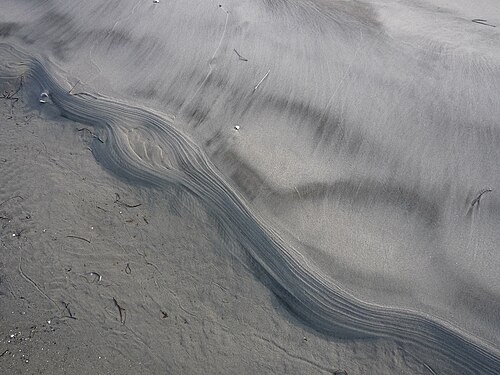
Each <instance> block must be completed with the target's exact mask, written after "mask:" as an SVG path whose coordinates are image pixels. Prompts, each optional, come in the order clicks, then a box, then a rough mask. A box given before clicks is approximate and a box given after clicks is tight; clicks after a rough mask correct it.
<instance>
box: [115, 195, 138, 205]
mask: <svg viewBox="0 0 500 375" xmlns="http://www.w3.org/2000/svg"><path fill="white" fill-rule="evenodd" d="M115 195H116V199H115V203H117V204H119V205H121V206H124V207H128V208H136V207H139V206H141V205H142V204H141V203H138V204H128V203H125V202H122V201H121V200H120V194H118V193H115Z"/></svg>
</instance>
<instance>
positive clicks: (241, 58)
mask: <svg viewBox="0 0 500 375" xmlns="http://www.w3.org/2000/svg"><path fill="white" fill-rule="evenodd" d="M233 51H234V52H235V53H236V54H237V55H238V58H239V59H240V60H241V61H248V59H246V58H244V57H243V56H241V55H240V54H239V53H238V51H236V49H233Z"/></svg>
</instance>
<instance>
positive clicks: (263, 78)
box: [253, 69, 271, 91]
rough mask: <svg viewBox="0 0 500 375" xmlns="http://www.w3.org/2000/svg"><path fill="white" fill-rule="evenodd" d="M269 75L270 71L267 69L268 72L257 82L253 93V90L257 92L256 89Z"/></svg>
mask: <svg viewBox="0 0 500 375" xmlns="http://www.w3.org/2000/svg"><path fill="white" fill-rule="evenodd" d="M269 73H271V69H269V70H268V71H267V73H266V75H265V76H264V77H262V79H261V80H260V81H259V83H257V86H255V87H254V88H253V91H255V90H257V89H258V88H259V86H260V84H261V83H262V82H264V80H265V79H266V78H267V76H268V75H269Z"/></svg>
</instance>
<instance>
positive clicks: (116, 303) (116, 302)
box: [113, 297, 127, 324]
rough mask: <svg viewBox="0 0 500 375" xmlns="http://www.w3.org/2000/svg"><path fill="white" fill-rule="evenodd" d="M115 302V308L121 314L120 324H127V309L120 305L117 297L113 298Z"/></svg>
mask: <svg viewBox="0 0 500 375" xmlns="http://www.w3.org/2000/svg"><path fill="white" fill-rule="evenodd" d="M113 302H114V304H115V306H116V307H117V308H118V312H119V313H120V323H121V324H125V319H126V316H127V315H126V313H125V312H126V311H125V309H124V308H123V307H121V306H120V305H119V304H118V301H116V299H115V297H113Z"/></svg>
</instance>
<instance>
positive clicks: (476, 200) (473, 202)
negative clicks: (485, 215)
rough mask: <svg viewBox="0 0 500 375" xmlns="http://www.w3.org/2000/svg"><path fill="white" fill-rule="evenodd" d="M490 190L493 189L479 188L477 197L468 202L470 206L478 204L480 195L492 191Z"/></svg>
mask: <svg viewBox="0 0 500 375" xmlns="http://www.w3.org/2000/svg"><path fill="white" fill-rule="evenodd" d="M492 191H493V189H483V190H481V191H480V192H479V194H478V195H477V197H476V198H475V199H474V200H473V201H472V202H471V204H470V205H471V207H474V206H475V205H476V204H477V205H478V206H479V203H480V201H481V198H482V196H483V195H484V194H486V193H490V192H492Z"/></svg>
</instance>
